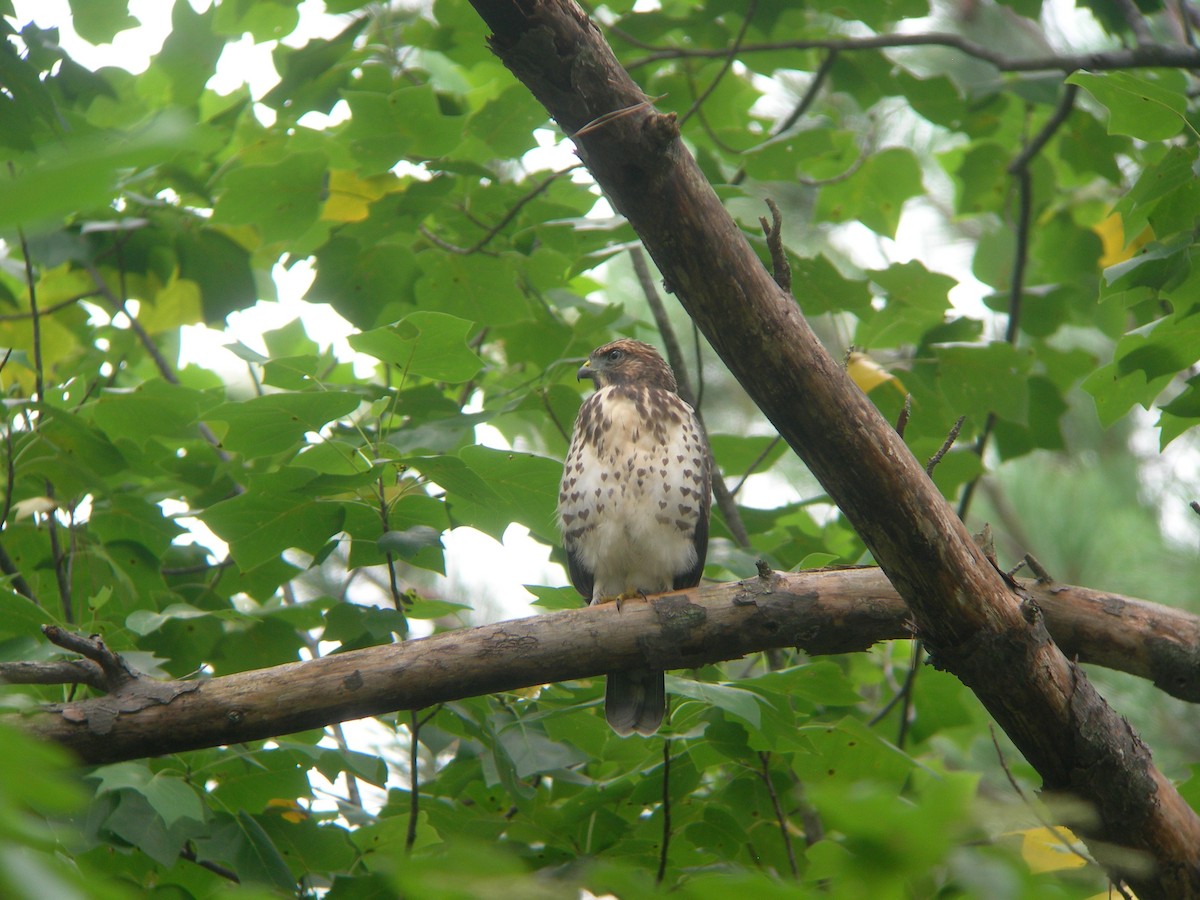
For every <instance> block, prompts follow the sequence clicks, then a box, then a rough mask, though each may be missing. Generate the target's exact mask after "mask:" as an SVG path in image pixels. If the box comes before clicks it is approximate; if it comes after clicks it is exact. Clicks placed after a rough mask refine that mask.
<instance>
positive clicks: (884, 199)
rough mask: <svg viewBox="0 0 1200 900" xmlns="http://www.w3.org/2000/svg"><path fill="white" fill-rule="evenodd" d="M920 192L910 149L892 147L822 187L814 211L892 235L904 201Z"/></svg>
mask: <svg viewBox="0 0 1200 900" xmlns="http://www.w3.org/2000/svg"><path fill="white" fill-rule="evenodd" d="M921 192H922V187H921V167H920V165H919V164H918V163H917V159H916V157H915V156H913V154H912V152H911V151H909V150H906V149H903V148H900V147H891V148H889V149H887V150H884V151H882V152H881V153H876V154H874V155H872V156H870V157H868V158H867V161H866V162H865V163H863V166H862V168H861V169H859V170H858V171H857V172H855V173H854V174H853V175H851V176H850V177H849V178H847V179H845V180H844V181H841V182H838V183H835V184H831V185H826V186H825V187H823V188H821V193H820V196H819V197H818V198H817V214H818V216H820V217H821V218H822V219H824V220H825V221H828V222H849V221H854V220H858V221H860V222H862V223H863V224H864V225H866V226H867V227H868V228H870V229H871V230H872V231H875V232H877V233H879V234H882V235H885V236H887V237H894V236H895V234H896V228H897V227H898V226H899V224H900V212H901V209H902V207H903V206H904V201H905V200H907V199H908V198H909V197H916V196H918V195H919V194H921Z"/></svg>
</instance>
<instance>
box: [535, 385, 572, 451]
mask: <svg viewBox="0 0 1200 900" xmlns="http://www.w3.org/2000/svg"><path fill="white" fill-rule="evenodd" d="M539 393H540V394H541V397H542V406H544V407H546V412H547V414H549V416H550V421H551V422H553V423H554V427H555V428H557V429H558V433H559V434H561V435H562V436H563V440H564V441H567V442H568V443H569V442H570V440H571V432H569V431H567V429H566V428H564V427H563V423H562V422H560V421H559V419H558V415H557V413H555V412H554V407H553V406H551V405H550V398H549V397H547V396H546V392H545V391H539Z"/></svg>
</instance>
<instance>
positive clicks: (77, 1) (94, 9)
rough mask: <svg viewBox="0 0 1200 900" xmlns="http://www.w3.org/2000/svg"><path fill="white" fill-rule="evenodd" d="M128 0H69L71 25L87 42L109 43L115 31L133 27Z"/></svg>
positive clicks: (135, 22)
mask: <svg viewBox="0 0 1200 900" xmlns="http://www.w3.org/2000/svg"><path fill="white" fill-rule="evenodd" d="M137 24H138V20H137V19H135V18H134V17H133V16H131V15H130V14H129V2H128V0H71V26H72V27H73V28H74V29H75V32H76V33H77V34H78V35H79V36H80V37H81V38H83V39H84V40H85V41H87V42H88V43H89V44H109V43H112V39H113V37H114V36H115V35H116V34H117V32H120V31H124V30H125V29H126V28H133V27H134V26H135V25H137Z"/></svg>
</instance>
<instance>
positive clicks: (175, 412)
mask: <svg viewBox="0 0 1200 900" xmlns="http://www.w3.org/2000/svg"><path fill="white" fill-rule="evenodd" d="M218 403H220V398H219V397H217V396H216V395H214V394H210V393H207V392H204V391H195V390H192V389H191V388H186V387H183V386H182V385H178V384H170V383H169V382H166V381H164V380H162V379H161V378H153V379H150V380H148V381H143V382H142V383H141V384H139V385H138V386H137V387H134V388H127V389H119V388H109V389H108V390H106V391H104V393H102V394H101V395H100V397H99V398H98V399H97V401H96V403H95V405H94V406H93V407H92V419H93V421H95V423H96V424H97V425H99V426H100V427H101V428H102V429H103V430H104V432H105V433H106V434H107V435H108V437H109V438H110V439H111V440H116V439H118V438H124V439H125V440H130V441H133V442H134V443H135V444H137V445H138V446H139V447H143V448H144V447H145V446H146V443H147V442H148V441H150V440H152V439H153V440H161V441H182V440H186V439H188V438H194V437H197V436H198V434H199V432H198V431H197V428H196V420H197V419H198V418H199V417H200V415H201V414H202V413H203V412H204V411H206V410H209V409H212V408H213V407H214V406H216V405H217V404H218ZM150 423H153V425H152V427H147V426H148V424H150Z"/></svg>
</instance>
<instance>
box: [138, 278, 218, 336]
mask: <svg viewBox="0 0 1200 900" xmlns="http://www.w3.org/2000/svg"><path fill="white" fill-rule="evenodd" d="M203 320H204V306H203V303H202V301H201V297H200V285H198V284H196V282H194V281H190V280H189V279H187V278H177V277H172V278H171V280H170V281H169V282H167V284H165V285H163V286H162V287H161V288H159V289H158V290H157V291H156V292H155V293H154V301H153V302H152V303H143V304H142V308H141V309H140V310H139V311H138V323H139V324H140V325H141V326H142V327H143V328H144V329H146V331H147V333H149V334H161V333H163V332H164V331H174V330H175V329H176V328H178V327H179V326H180V325H192V324H194V323H196V322H202V321H203Z"/></svg>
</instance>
